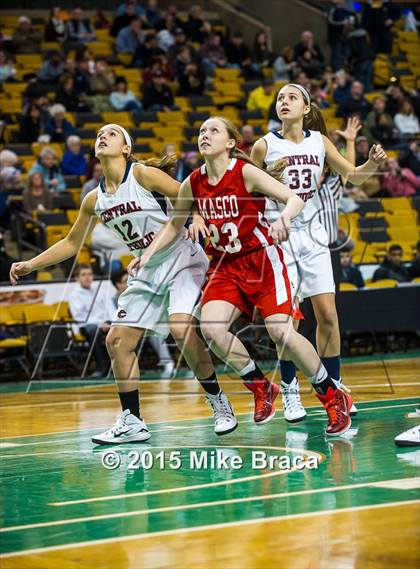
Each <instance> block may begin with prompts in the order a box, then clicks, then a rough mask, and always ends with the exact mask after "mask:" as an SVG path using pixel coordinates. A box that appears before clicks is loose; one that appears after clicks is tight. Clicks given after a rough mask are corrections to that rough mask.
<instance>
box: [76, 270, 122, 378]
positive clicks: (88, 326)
mask: <svg viewBox="0 0 420 569" xmlns="http://www.w3.org/2000/svg"><path fill="white" fill-rule="evenodd" d="M74 276H75V279H76V282H77V285H76V287H75V288H74V290H73V291H72V292H71V294H70V296H69V308H70V312H71V314H72V316H73V318H74V320H75V321H76V322H78V323H79V325H80V331H81V333H82V334H83V335H84V336H86V337H87V338H88V341H89V343H90V344H91V346H92V347H93V353H94V355H95V360H96V365H97V370H96V371H95V372H94V373H93V374H92V376H91V377H103V376H106V375H107V374H108V370H109V366H110V361H109V357H108V352H107V350H106V347H105V336H106V334H107V332H108V330H109V328H110V321H111V318H112V314H113V312H114V308H113V305H112V300H111V299H110V298H108V295H107V294H105V292H107V291H105V287H101V286H100V285H101V283H98V286H94V285H93V272H92V268H91V266H90V265H86V264H79V265H77V267H76V270H75V272H74ZM98 287H100V288H99V290H98Z"/></svg>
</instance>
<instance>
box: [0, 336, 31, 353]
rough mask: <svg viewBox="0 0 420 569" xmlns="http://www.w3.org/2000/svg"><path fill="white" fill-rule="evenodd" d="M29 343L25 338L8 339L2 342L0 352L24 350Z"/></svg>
mask: <svg viewBox="0 0 420 569" xmlns="http://www.w3.org/2000/svg"><path fill="white" fill-rule="evenodd" d="M27 343H28V339H27V338H25V337H24V336H23V337H22V338H6V339H5V340H0V350H8V349H9V350H10V349H11V348H24V347H25V346H26V344H27Z"/></svg>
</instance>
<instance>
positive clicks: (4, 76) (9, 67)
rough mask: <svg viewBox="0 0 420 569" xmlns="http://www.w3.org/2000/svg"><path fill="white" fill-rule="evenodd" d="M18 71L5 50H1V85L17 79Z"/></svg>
mask: <svg viewBox="0 0 420 569" xmlns="http://www.w3.org/2000/svg"><path fill="white" fill-rule="evenodd" d="M15 75H16V69H15V67H14V65H13V61H12V59H11V58H10V57H9V55H8V54H7V53H6V52H5V51H4V50H3V49H1V50H0V85H1V84H2V83H4V82H5V81H10V80H13V79H14V78H15Z"/></svg>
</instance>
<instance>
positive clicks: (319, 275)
mask: <svg viewBox="0 0 420 569" xmlns="http://www.w3.org/2000/svg"><path fill="white" fill-rule="evenodd" d="M281 246H282V249H283V251H284V261H285V263H286V267H287V272H288V275H289V279H290V282H291V284H292V287H293V289H294V291H295V294H296V296H297V298H298V300H299V301H302V300H304V299H305V298H308V297H311V296H315V295H317V294H323V293H329V292H330V293H335V284H334V277H333V270H332V264H331V255H330V250H329V248H328V236H327V232H326V231H325V229H324V228H323V227H322V225H318V224H315V225H314V224H311V225H309V226H308V227H307V228H306V227H303V228H302V227H299V229H297V230H295V229H294V228H293V229H292V231H291V232H290V236H289V239H288V240H287V241H284V242H283V243H282V244H281Z"/></svg>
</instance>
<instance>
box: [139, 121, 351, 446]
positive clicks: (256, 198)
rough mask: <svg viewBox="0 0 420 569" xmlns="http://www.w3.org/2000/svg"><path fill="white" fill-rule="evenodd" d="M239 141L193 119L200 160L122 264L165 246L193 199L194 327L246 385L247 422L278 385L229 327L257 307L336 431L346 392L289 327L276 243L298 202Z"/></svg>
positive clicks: (260, 417) (262, 418) (143, 262)
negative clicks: (196, 255)
mask: <svg viewBox="0 0 420 569" xmlns="http://www.w3.org/2000/svg"><path fill="white" fill-rule="evenodd" d="M239 141H240V134H239V132H238V130H237V129H236V128H235V126H234V125H233V124H232V123H231V122H230V121H229V120H227V119H225V118H224V117H211V118H209V119H208V120H206V121H205V122H204V123H203V124H202V125H201V128H200V131H199V136H198V147H199V150H200V152H201V154H202V156H203V158H204V160H205V164H203V166H201V167H200V168H197V169H196V170H194V172H193V173H192V174H191V175H190V176H189V177H188V178H187V179H186V180H184V182H183V183H182V184H181V188H180V191H179V194H178V198H177V200H176V202H175V206H174V207H175V210H174V214H173V216H172V217H171V219H170V221H169V222H168V223H167V225H166V227H165V228H164V229H163V230H162V232H161V234H160V235H159V236H158V237H157V238H156V239H155V240H154V242H153V243H152V245H151V246H150V248H149V249H148V251H147V252H146V254H145V255H144V256H143V257H141V258H140V260H136V261H135V262H132V263H131V267H129V270H134V269H135V267H136V266H137V265H139V264H140V266H142V267H147V265H148V263H153V262H154V259H155V256H157V257H159V255H160V253H161V251H164V250H165V249H166V248H167V247H169V246H171V244H172V243H173V242H175V241H176V239H177V238H179V234H180V232H181V231H182V229H183V225H184V222H185V220H186V219H187V217H188V215H189V213H190V210H191V209H192V207H193V206H194V205H195V206H196V207H197V208H198V209H199V211H200V215H201V218H202V219H201V218H200V219H201V221H204V224H201V223H200V220H198V221H197V220H195V222H194V226H193V228H192V229H191V230H190V231H192V234H193V235H194V237H195V238H197V237H198V235H197V233H199V232H201V233H202V234H203V235H208V236H209V237H210V243H209V245H208V252H209V253H210V254H211V255H212V261H211V264H210V269H209V272H208V281H207V284H206V286H205V288H204V290H203V296H202V299H201V331H202V333H203V335H204V337H205V338H206V340H207V342H208V344H209V346H210V348H211V349H212V350H213V352H214V353H215V354H216V355H217V356H218V357H219V358H220V359H221V360H223V361H224V362H225V363H226V364H228V365H229V366H230V367H232V368H233V369H234V370H235V371H236V372H237V373H238V374H239V375H240V376H241V378H242V380H243V381H244V384H245V387H246V388H247V389H249V390H250V391H252V392H253V393H254V397H255V401H256V412H255V415H254V420H255V422H256V423H264V422H267V421H269V420H270V419H271V418H272V417H273V415H274V413H275V410H274V400H275V398H276V396H277V394H278V392H279V388H278V386H277V385H275V384H274V383H270V382H269V381H268V380H267V379H266V378H265V376H264V375H263V374H262V372H261V370H259V368H258V366H256V364H255V362H253V360H252V359H251V358H250V356H249V353H248V352H247V350H246V348H245V346H244V345H243V344H242V342H241V341H240V340H239V339H238V338H237V337H236V336H234V335H233V334H232V333H231V332H230V327H231V324H232V323H233V322H234V321H235V320H236V319H237V318H238V317H239V315H240V314H241V313H244V314H245V315H247V316H248V318H252V316H253V312H254V309H255V308H257V309H258V310H259V311H260V313H261V315H262V317H263V319H264V322H265V326H266V328H267V331H268V333H269V335H270V337H271V339H272V340H273V342H274V343H275V344H276V347H277V349H278V350H279V351H282V350H287V352H288V353H290V354H291V358H292V359H293V362H294V363H295V364H296V365H298V366H299V368H300V369H301V370H302V371H303V372H304V373H305V375H307V376H308V377H309V379H310V381H311V383H312V384H313V385H314V388H315V392H316V394H317V397H318V398H319V399H320V401H321V402H322V403H323V405H324V407H325V409H326V411H327V413H328V419H329V421H328V426H327V428H326V434H327V435H329V436H339V435H341V434H343V433H345V432H346V431H347V430H348V429H349V427H350V425H351V419H350V407H351V398H350V396H349V395H347V393H344V392H343V391H341V390H340V389H339V388H338V386H337V385H336V383H335V382H334V381H333V380H332V379H331V377H330V376H329V375H328V373H327V370H326V369H325V367H324V366H323V365H322V363H321V361H320V359H319V357H318V355H317V353H316V351H315V349H314V348H313V347H312V345H311V344H310V342H309V341H308V340H306V339H305V338H304V337H303V336H301V335H300V334H298V332H296V330H295V329H294V327H293V320H292V317H293V316H294V315H295V310H294V304H293V297H294V292H293V290H292V286H291V283H290V281H289V278H288V274H287V270H286V266H285V264H284V261H283V252H282V249H281V248H280V247H279V245H278V244H279V242H281V241H285V240H286V239H287V238H288V234H289V229H290V226H291V221H292V219H293V218H295V217H296V216H298V215H299V213H300V211H301V210H302V208H303V206H304V202H303V200H302V199H301V198H300V197H299V196H297V195H296V194H295V193H294V192H293V191H292V190H290V189H288V188H287V187H286V186H284V185H283V184H282V183H280V182H279V181H278V180H276V179H275V178H274V177H272V176H270V175H269V174H268V173H266V172H264V171H263V170H261V169H260V168H258V167H256V166H255V165H254V164H253V163H252V160H251V159H250V158H249V156H247V155H246V154H245V153H243V152H242V151H240V150H238V148H237V144H238V143H239ZM272 174H273V176H274V175H276V172H275V171H274V170H273V172H272ZM265 196H267V197H270V198H271V199H273V200H276V201H279V202H281V203H282V205H283V210H282V212H281V213H280V212H278V215H277V218H276V219H275V220H274V219H273V222H272V224H271V225H269V224H268V223H267V221H266V219H265V217H264V211H265Z"/></svg>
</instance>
